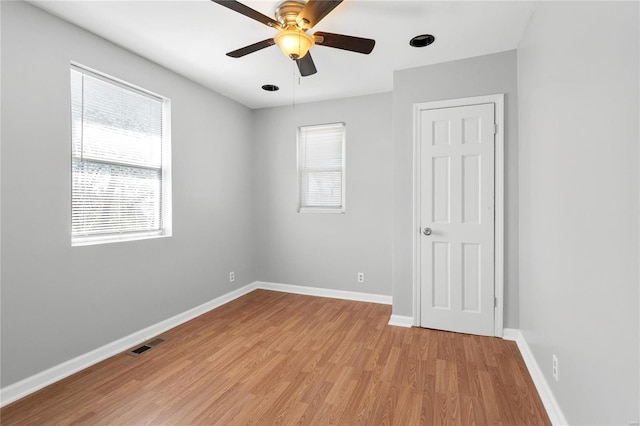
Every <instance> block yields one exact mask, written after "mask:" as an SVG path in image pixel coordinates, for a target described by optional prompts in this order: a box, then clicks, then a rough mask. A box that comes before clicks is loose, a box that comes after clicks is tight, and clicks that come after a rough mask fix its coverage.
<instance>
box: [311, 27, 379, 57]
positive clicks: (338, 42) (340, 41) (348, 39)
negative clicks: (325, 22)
mask: <svg viewBox="0 0 640 426" xmlns="http://www.w3.org/2000/svg"><path fill="white" fill-rule="evenodd" d="M313 37H314V38H315V41H316V44H319V45H320V46H327V47H335V48H336V49H342V50H349V51H351V52H358V53H364V54H365V55H368V54H369V53H371V51H372V50H373V47H374V46H375V45H376V41H375V40H372V39H370V38H361V37H353V36H348V35H343V34H333V33H323V32H320V31H318V32H316V33H315V34H314V35H313Z"/></svg>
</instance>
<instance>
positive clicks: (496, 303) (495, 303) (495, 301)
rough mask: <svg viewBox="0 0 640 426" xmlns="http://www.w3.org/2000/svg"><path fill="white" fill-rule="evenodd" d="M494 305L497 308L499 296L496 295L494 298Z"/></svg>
mask: <svg viewBox="0 0 640 426" xmlns="http://www.w3.org/2000/svg"><path fill="white" fill-rule="evenodd" d="M493 307H494V308H497V307H498V298H497V297H494V298H493Z"/></svg>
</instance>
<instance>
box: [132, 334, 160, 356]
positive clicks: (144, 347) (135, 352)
mask: <svg viewBox="0 0 640 426" xmlns="http://www.w3.org/2000/svg"><path fill="white" fill-rule="evenodd" d="M165 341H166V340H165V339H162V338H160V337H159V338H157V339H154V340H152V341H150V342H148V343H145V344H144V345H142V346H140V347H138V348H135V349H132V350H130V351H129V352H127V355H131V356H140V355H142V354H143V353H145V352H147V351H148V350H149V349H151V348H153V347H155V346H158V345H159V344H160V343H164V342H165Z"/></svg>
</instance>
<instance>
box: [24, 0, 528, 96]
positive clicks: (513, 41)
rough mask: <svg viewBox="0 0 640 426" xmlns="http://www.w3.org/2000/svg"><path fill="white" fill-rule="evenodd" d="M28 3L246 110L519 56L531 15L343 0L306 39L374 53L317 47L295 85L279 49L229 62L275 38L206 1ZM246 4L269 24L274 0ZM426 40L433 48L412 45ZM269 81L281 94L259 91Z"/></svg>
mask: <svg viewBox="0 0 640 426" xmlns="http://www.w3.org/2000/svg"><path fill="white" fill-rule="evenodd" d="M30 2H31V3H33V4H35V5H36V6H38V7H41V8H42V9H45V10H47V11H49V12H51V13H53V14H54V15H57V16H59V17H61V18H63V19H65V20H67V21H69V22H72V23H74V24H76V25H78V26H80V27H82V28H85V29H87V30H89V31H91V32H93V33H95V34H98V35H99V36H101V37H103V38H105V39H107V40H110V41H112V42H113V43H116V44H118V45H120V46H123V47H125V48H126V49H128V50H131V51H133V52H135V53H137V54H139V55H140V56H143V57H145V58H147V59H149V60H151V61H153V62H156V63H158V64H160V65H163V66H164V67H166V68H169V69H171V70H173V71H175V72H177V73H179V74H182V75H184V76H186V77H188V78H190V79H192V80H194V81H197V82H199V83H200V84H202V85H204V86H206V87H209V88H211V89H213V90H215V91H217V92H219V93H222V94H223V95H225V96H228V97H230V98H232V99H235V100H237V101H238V102H240V103H242V104H244V105H246V106H248V107H250V108H263V107H270V106H277V105H286V104H291V103H292V102H293V101H294V99H295V102H296V103H302V102H311V101H318V100H326V99H335V98H342V97H349V96H357V95H364V94H371V93H379V92H386V91H391V90H392V86H393V71H394V70H400V69H405V68H412V67H416V66H421V65H428V64H434V63H438V62H446V61H451V60H456V59H462V58H468V57H472V56H479V55H485V54H489V53H495V52H502V51H505V50H511V49H515V48H517V47H518V43H519V42H520V39H521V38H522V35H523V33H524V30H525V27H526V25H527V23H528V21H529V18H530V16H531V14H532V10H533V3H532V2H529V1H492V2H489V1H467V2H458V1H444V2H441V1H418V0H414V1H384V0H375V1H367V0H345V1H344V2H343V3H341V4H340V5H339V6H338V7H337V8H336V9H334V10H333V12H331V13H330V14H329V15H327V17H325V18H324V19H323V20H322V21H321V22H320V23H318V24H317V25H316V27H314V28H313V29H312V30H311V31H309V33H310V34H312V33H314V32H315V31H325V32H334V33H341V34H347V35H353V36H359V37H366V38H373V39H375V40H376V46H375V48H374V50H373V52H372V53H371V54H370V55H362V54H359V53H352V52H346V51H342V50H339V49H332V48H327V47H323V46H315V47H314V48H313V49H312V50H311V52H312V54H313V60H314V62H315V64H316V67H317V69H318V73H317V74H315V75H312V76H309V77H304V78H299V74H298V71H297V68H296V67H295V63H294V62H293V61H291V60H290V59H288V58H287V57H285V56H284V54H283V53H281V52H280V49H279V48H278V47H277V46H271V47H269V48H266V49H263V50H261V51H258V52H256V53H253V54H250V55H248V56H245V57H243V58H239V59H234V58H229V57H227V56H226V55H225V53H226V52H228V51H231V50H235V49H237V48H240V47H243V46H245V45H248V44H252V43H254V42H257V41H260V40H264V39H266V38H269V37H272V36H273V35H274V34H275V32H276V31H275V30H274V29H271V28H269V27H267V26H265V25H263V24H260V23H259V22H257V21H254V20H252V19H249V18H247V17H245V16H242V15H240V14H238V13H235V12H233V11H231V10H229V9H227V8H225V7H222V6H220V5H218V4H215V3H213V2H211V1H209V0H191V1H185V0H180V1H150V0H137V1H114V0H108V1H56V0H53V1H51V0H49V1H47V0H30ZM244 3H245V4H246V5H247V6H249V7H251V8H253V9H255V10H257V11H259V12H261V13H263V14H265V15H267V16H270V17H273V12H274V10H275V7H276V5H277V4H278V3H279V2H276V1H266V0H264V1H245V2H244ZM425 33H428V34H433V35H434V36H435V38H436V41H435V43H434V44H432V45H431V46H428V47H424V48H413V47H411V46H409V40H410V39H411V37H413V36H415V35H418V34H425ZM267 83H268V84H276V85H277V86H279V87H280V91H278V92H265V91H263V90H262V89H261V86H262V85H263V84H267Z"/></svg>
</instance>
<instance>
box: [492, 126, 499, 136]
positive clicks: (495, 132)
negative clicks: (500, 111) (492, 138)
mask: <svg viewBox="0 0 640 426" xmlns="http://www.w3.org/2000/svg"><path fill="white" fill-rule="evenodd" d="M493 134H494V135H497V134H498V125H497V124H496V123H493Z"/></svg>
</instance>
